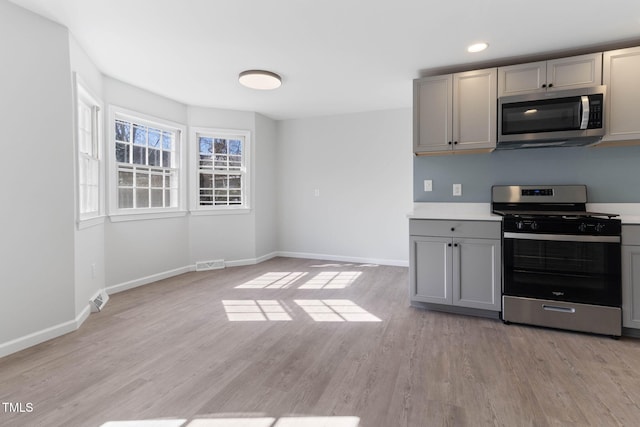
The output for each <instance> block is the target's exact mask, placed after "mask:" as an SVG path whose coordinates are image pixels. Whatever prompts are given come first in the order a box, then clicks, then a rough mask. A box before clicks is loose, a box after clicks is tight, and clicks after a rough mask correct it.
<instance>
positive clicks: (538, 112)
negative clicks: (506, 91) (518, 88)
mask: <svg viewBox="0 0 640 427" xmlns="http://www.w3.org/2000/svg"><path fill="white" fill-rule="evenodd" d="M606 92H607V88H606V86H593V87H587V88H581V89H571V90H558V91H548V92H540V93H533V94H527V95H514V96H505V97H501V98H499V100H498V145H497V148H498V149H509V148H534V147H554V146H561V147H568V146H573V147H575V146H585V145H593V144H596V143H598V142H599V141H600V140H601V139H602V137H603V136H604V133H605V118H606V117H605V108H604V106H605V102H606Z"/></svg>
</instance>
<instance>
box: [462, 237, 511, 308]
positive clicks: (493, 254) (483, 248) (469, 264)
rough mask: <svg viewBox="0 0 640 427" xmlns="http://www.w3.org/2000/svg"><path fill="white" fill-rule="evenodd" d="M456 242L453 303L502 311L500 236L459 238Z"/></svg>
mask: <svg viewBox="0 0 640 427" xmlns="http://www.w3.org/2000/svg"><path fill="white" fill-rule="evenodd" d="M453 243H454V247H453V267H454V270H453V289H452V291H453V304H454V305H458V306H462V307H470V308H479V309H485V310H493V311H500V310H501V298H500V297H501V274H500V259H501V245H500V240H497V239H496V240H493V239H455V240H454V242H453Z"/></svg>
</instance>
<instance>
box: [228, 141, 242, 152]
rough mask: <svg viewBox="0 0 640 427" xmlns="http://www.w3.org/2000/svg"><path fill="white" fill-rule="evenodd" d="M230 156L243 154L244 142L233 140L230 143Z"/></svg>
mask: <svg viewBox="0 0 640 427" xmlns="http://www.w3.org/2000/svg"><path fill="white" fill-rule="evenodd" d="M229 154H236V155H241V154H242V141H239V140H237V139H232V140H230V141H229Z"/></svg>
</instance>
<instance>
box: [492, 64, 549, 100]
mask: <svg viewBox="0 0 640 427" xmlns="http://www.w3.org/2000/svg"><path fill="white" fill-rule="evenodd" d="M546 83H547V62H546V61H541V62H530V63H528V64H518V65H510V66H508V67H500V68H498V96H506V95H522V94H525V93H533V92H544V91H545V90H546V88H545V87H543V85H545V86H546Z"/></svg>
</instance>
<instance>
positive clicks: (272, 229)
mask: <svg viewBox="0 0 640 427" xmlns="http://www.w3.org/2000/svg"><path fill="white" fill-rule="evenodd" d="M276 141H277V136H276V122H275V121H273V120H271V119H269V118H268V117H265V116H263V115H261V114H256V132H255V138H254V145H255V162H254V164H255V167H254V181H255V185H254V186H253V188H254V195H255V197H254V200H255V202H254V205H255V220H256V258H261V257H266V256H269V255H270V254H272V253H274V252H276V251H277V250H278V229H277V225H278V220H277V217H276V214H277V195H278V189H277V168H278V156H277V152H276V150H277V144H276Z"/></svg>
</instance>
